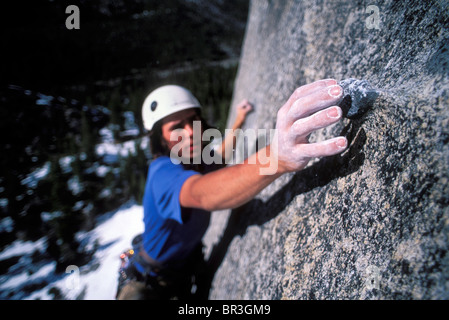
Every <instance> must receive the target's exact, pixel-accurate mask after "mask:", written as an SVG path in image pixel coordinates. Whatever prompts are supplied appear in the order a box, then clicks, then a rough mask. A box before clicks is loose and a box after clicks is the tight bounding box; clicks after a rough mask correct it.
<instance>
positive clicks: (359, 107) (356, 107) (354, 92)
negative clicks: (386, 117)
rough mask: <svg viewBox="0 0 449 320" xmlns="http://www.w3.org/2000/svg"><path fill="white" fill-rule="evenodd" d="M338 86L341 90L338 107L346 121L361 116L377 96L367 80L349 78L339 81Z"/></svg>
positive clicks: (376, 92)
mask: <svg viewBox="0 0 449 320" xmlns="http://www.w3.org/2000/svg"><path fill="white" fill-rule="evenodd" d="M338 84H339V85H340V86H341V87H342V88H343V100H342V101H341V102H340V104H339V106H340V108H341V109H342V111H343V116H344V117H346V118H348V119H357V118H359V117H360V116H362V115H363V114H364V113H365V112H366V111H367V110H368V109H369V108H371V107H372V105H373V104H374V101H375V100H376V99H377V96H378V95H379V93H378V91H377V90H376V89H375V88H373V87H372V86H371V84H370V83H369V82H368V81H367V80H357V79H353V78H349V79H345V80H341V81H340V82H339V83H338Z"/></svg>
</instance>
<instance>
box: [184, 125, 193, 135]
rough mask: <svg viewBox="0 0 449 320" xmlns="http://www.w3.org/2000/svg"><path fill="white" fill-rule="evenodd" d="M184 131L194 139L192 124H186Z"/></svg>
mask: <svg viewBox="0 0 449 320" xmlns="http://www.w3.org/2000/svg"><path fill="white" fill-rule="evenodd" d="M184 130H186V133H187V134H188V135H189V136H190V137H192V136H193V125H192V124H191V123H186V125H185V126H184Z"/></svg>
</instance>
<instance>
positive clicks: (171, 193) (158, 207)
mask: <svg viewBox="0 0 449 320" xmlns="http://www.w3.org/2000/svg"><path fill="white" fill-rule="evenodd" d="M195 174H198V172H196V171H193V170H186V169H185V168H184V167H183V166H182V165H181V164H174V163H172V162H171V160H170V158H169V157H165V156H164V157H160V158H157V159H156V160H154V161H153V162H152V163H151V165H150V168H149V170H148V177H147V182H146V187H145V194H144V198H143V207H144V218H143V220H144V224H145V230H144V233H143V247H144V249H145V250H146V252H147V253H148V255H149V256H150V257H151V258H153V259H154V260H156V261H158V262H159V263H161V264H162V265H164V266H179V264H180V262H182V261H183V260H184V259H185V258H187V257H188V256H189V254H190V253H191V252H192V251H193V249H195V248H196V247H197V246H198V245H199V244H200V242H201V240H202V237H203V235H204V234H205V232H206V230H207V228H208V226H209V221H210V212H208V211H204V210H200V209H192V208H181V204H180V202H179V194H180V192H181V187H182V185H183V184H184V182H185V181H186V180H187V179H188V178H189V177H191V176H193V175H195Z"/></svg>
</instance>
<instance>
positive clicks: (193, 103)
mask: <svg viewBox="0 0 449 320" xmlns="http://www.w3.org/2000/svg"><path fill="white" fill-rule="evenodd" d="M190 108H201V105H200V103H199V102H198V100H197V99H196V98H195V97H194V96H193V94H192V93H191V92H190V91H189V90H187V89H185V88H183V87H180V86H176V85H167V86H163V87H160V88H158V89H156V90H154V91H153V92H151V93H150V94H149V95H148V96H147V98H146V99H145V101H144V103H143V106H142V119H143V125H144V127H145V129H147V130H148V131H151V129H153V126H154V124H155V123H156V122H157V121H159V120H161V119H163V118H165V117H166V116H168V115H171V114H173V113H176V112H178V111H181V110H185V109H190Z"/></svg>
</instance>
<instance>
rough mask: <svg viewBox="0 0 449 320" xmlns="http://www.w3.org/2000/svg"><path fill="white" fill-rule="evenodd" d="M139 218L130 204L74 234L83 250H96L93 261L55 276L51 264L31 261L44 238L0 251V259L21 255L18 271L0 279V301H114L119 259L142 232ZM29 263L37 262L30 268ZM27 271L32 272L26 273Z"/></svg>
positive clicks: (137, 208) (139, 212) (138, 211)
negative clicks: (93, 225)
mask: <svg viewBox="0 0 449 320" xmlns="http://www.w3.org/2000/svg"><path fill="white" fill-rule="evenodd" d="M142 219H143V209H142V207H141V206H139V205H135V204H132V203H131V204H127V205H125V206H124V207H122V208H121V209H119V210H117V211H116V212H112V213H109V214H106V215H103V216H102V217H101V218H100V219H99V220H98V222H97V226H96V227H95V228H94V229H93V230H91V231H89V232H87V233H83V234H79V235H78V239H79V240H80V242H81V243H82V244H83V245H84V246H85V247H86V248H97V249H96V251H95V254H94V256H93V259H91V261H90V262H89V263H88V264H87V265H84V266H81V267H77V266H67V269H66V273H65V274H62V275H56V274H55V267H56V263H55V262H52V261H50V260H48V261H47V262H45V261H41V260H39V259H36V258H33V256H34V257H35V256H36V255H38V254H39V253H43V252H45V249H46V239H45V238H42V239H40V240H39V241H36V242H34V243H33V242H23V241H15V242H14V243H12V244H11V245H10V246H8V247H7V248H5V250H3V251H2V252H0V260H2V259H3V260H4V259H8V258H12V257H16V256H21V258H20V260H19V261H18V263H17V264H16V265H15V266H14V268H15V269H16V270H17V271H18V272H14V270H11V271H10V272H8V274H6V275H1V276H0V299H33V300H34V299H42V300H49V299H55V298H59V299H84V300H109V299H114V298H115V293H116V288H117V278H118V268H119V266H120V259H119V256H120V254H121V253H122V251H124V250H126V249H129V248H130V246H131V241H132V239H133V237H134V236H135V235H137V234H139V233H141V232H142V231H143V221H142ZM33 260H37V261H38V262H36V265H35V266H34V265H33V266H32V268H31V269H30V265H29V264H30V263H33ZM21 265H22V267H21ZM23 265H27V268H26V269H25V268H23ZM25 270H26V271H25ZM30 270H33V271H34V272H32V274H30ZM20 271H22V272H20ZM33 288H36V290H34V291H33V290H32V289H33Z"/></svg>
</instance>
